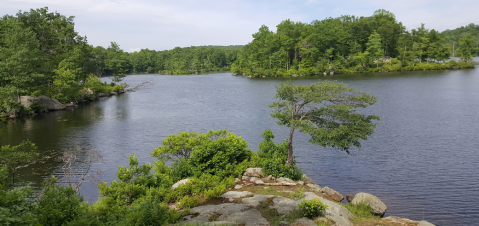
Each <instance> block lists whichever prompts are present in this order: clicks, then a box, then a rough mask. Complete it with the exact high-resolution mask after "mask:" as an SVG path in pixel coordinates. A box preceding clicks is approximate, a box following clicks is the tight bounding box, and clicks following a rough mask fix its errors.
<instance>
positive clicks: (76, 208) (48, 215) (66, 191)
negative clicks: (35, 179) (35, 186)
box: [36, 177, 88, 226]
mask: <svg viewBox="0 0 479 226" xmlns="http://www.w3.org/2000/svg"><path fill="white" fill-rule="evenodd" d="M56 181H57V180H56V179H55V177H52V178H50V179H49V180H47V181H46V182H45V183H44V191H43V193H42V197H41V198H40V199H39V200H38V206H37V211H36V212H37V214H38V220H39V222H40V223H41V224H42V225H52V226H54V225H65V224H66V223H68V222H70V221H72V220H75V219H76V218H78V216H80V215H82V214H83V213H84V212H85V211H86V210H87V208H88V203H86V202H83V197H82V196H81V195H79V194H77V192H76V191H75V190H73V189H72V187H71V186H69V187H66V188H65V187H63V186H61V185H57V184H55V183H56Z"/></svg>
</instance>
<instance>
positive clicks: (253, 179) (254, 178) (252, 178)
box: [249, 177, 259, 183]
mask: <svg viewBox="0 0 479 226" xmlns="http://www.w3.org/2000/svg"><path fill="white" fill-rule="evenodd" d="M256 180H259V178H257V177H250V178H249V181H250V182H253V183H254V182H255V181H256Z"/></svg>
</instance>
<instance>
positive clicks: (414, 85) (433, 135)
mask: <svg viewBox="0 0 479 226" xmlns="http://www.w3.org/2000/svg"><path fill="white" fill-rule="evenodd" d="M289 79H290V78H275V79H250V78H245V77H237V76H232V75H231V74H230V73H223V74H208V75H181V76H179V75H177V76H167V75H131V76H128V77H127V78H126V79H125V82H127V83H128V84H130V86H135V85H137V84H140V83H142V82H144V81H151V83H150V84H148V85H146V86H145V87H144V88H143V89H141V90H139V91H137V92H134V93H127V94H124V95H121V96H118V97H110V98H106V99H102V100H100V101H98V102H94V103H92V104H86V105H81V106H80V107H79V108H77V109H76V110H74V111H62V112H53V113H48V114H43V115H39V116H35V117H32V118H22V119H16V120H8V121H0V144H2V145H5V144H12V145H13V144H18V143H19V142H20V141H22V140H24V139H30V140H31V141H33V142H34V143H36V144H37V146H38V147H39V149H40V150H41V151H42V152H43V156H44V157H45V158H44V160H43V161H42V162H40V163H37V164H35V165H34V166H32V167H29V168H26V169H23V170H22V171H21V172H20V174H21V175H20V176H21V180H22V182H23V183H27V182H32V183H34V184H38V183H39V182H40V181H41V180H42V179H43V178H45V177H48V176H50V175H52V174H55V175H57V176H58V177H61V174H60V171H61V170H60V167H61V164H60V163H59V162H58V161H57V160H56V156H58V155H60V154H61V153H62V151H63V150H65V149H66V148H68V147H73V146H77V145H80V146H81V147H83V148H85V149H95V150H98V151H100V152H101V154H102V155H103V156H104V159H103V162H101V163H96V164H94V168H96V169H102V170H104V175H103V177H101V179H102V180H103V181H111V180H114V179H115V178H116V172H117V167H118V166H121V165H124V166H126V165H127V164H128V156H129V155H130V154H133V153H134V154H136V156H138V157H139V159H140V161H141V162H142V163H145V162H152V161H153V160H154V158H151V157H150V156H149V154H150V153H151V152H152V151H153V149H155V148H156V147H157V146H158V145H159V144H160V143H161V141H162V140H163V139H164V138H165V137H166V136H168V135H169V134H175V133H177V132H178V131H197V132H206V131H208V130H217V129H223V128H226V129H228V130H229V131H232V132H234V133H236V134H237V135H241V136H242V137H243V138H244V139H245V140H246V141H248V143H249V147H250V148H251V149H253V150H257V146H258V143H259V142H260V141H261V136H260V135H261V133H262V132H263V131H264V130H266V129H271V130H272V131H273V132H274V134H275V135H276V137H277V138H276V141H278V142H279V141H280V140H282V139H284V138H286V137H287V135H288V132H289V129H288V128H286V127H280V126H278V125H276V124H275V120H274V119H273V118H271V117H270V112H271V110H270V109H269V108H268V105H269V104H271V103H272V102H273V101H274V95H275V93H276V89H275V86H277V85H278V84H279V83H280V82H282V81H286V80H289ZM318 79H329V80H337V81H340V82H344V83H348V84H349V85H350V86H352V87H356V88H359V89H361V90H363V91H366V92H370V93H371V94H372V95H374V96H376V97H377V99H378V102H377V103H376V104H375V105H374V106H372V107H369V108H368V109H365V110H362V111H361V112H363V113H368V114H375V115H378V116H380V117H381V118H382V121H381V122H379V123H378V126H377V129H376V132H375V134H374V135H372V136H371V137H370V138H369V139H368V140H367V141H363V142H362V148H361V149H355V150H352V151H351V154H350V155H347V154H346V153H345V152H341V151H339V150H335V149H331V148H327V149H325V148H321V147H318V146H313V145H311V144H309V143H308V142H307V140H308V137H307V136H306V135H302V134H300V133H298V132H297V133H296V134H295V140H294V150H295V155H297V161H298V162H300V165H301V168H302V169H303V171H304V173H306V174H308V175H309V176H310V177H311V178H313V179H314V180H315V181H316V182H317V183H318V184H320V185H321V186H329V187H331V188H333V189H335V190H337V191H339V192H341V193H342V194H343V195H346V194H350V193H351V194H354V193H357V192H368V193H371V194H374V195H376V196H377V197H379V198H380V199H381V200H382V201H383V202H384V203H385V204H386V205H387V206H388V210H387V212H386V215H395V216H401V217H407V218H410V219H413V220H422V219H425V220H427V221H430V222H432V223H434V224H436V225H473V224H474V223H475V222H476V221H477V219H479V205H476V204H474V203H475V201H473V200H474V198H476V197H479V176H478V175H477V174H478V173H479V170H478V169H479V140H478V137H479V116H478V114H479V70H477V69H476V70H460V71H426V72H397V73H376V74H349V75H336V76H333V77H322V76H321V77H300V78H292V80H294V81H295V82H296V83H301V84H309V83H313V82H316V81H318ZM80 155H81V153H80ZM81 193H82V194H83V195H84V196H85V199H86V200H90V201H94V200H96V198H97V196H98V191H97V189H96V185H95V184H94V183H87V184H84V185H83V186H82V190H81Z"/></svg>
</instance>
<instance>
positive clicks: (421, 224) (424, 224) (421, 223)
mask: <svg viewBox="0 0 479 226" xmlns="http://www.w3.org/2000/svg"><path fill="white" fill-rule="evenodd" d="M417 225H418V226H435V225H434V224H431V223H429V222H427V221H425V220H422V221H419V222H418V224H417Z"/></svg>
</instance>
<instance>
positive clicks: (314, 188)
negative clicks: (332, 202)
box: [306, 184, 321, 192]
mask: <svg viewBox="0 0 479 226" xmlns="http://www.w3.org/2000/svg"><path fill="white" fill-rule="evenodd" d="M306 186H308V187H310V188H311V189H313V190H314V191H316V192H321V187H320V186H319V185H317V184H306Z"/></svg>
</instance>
